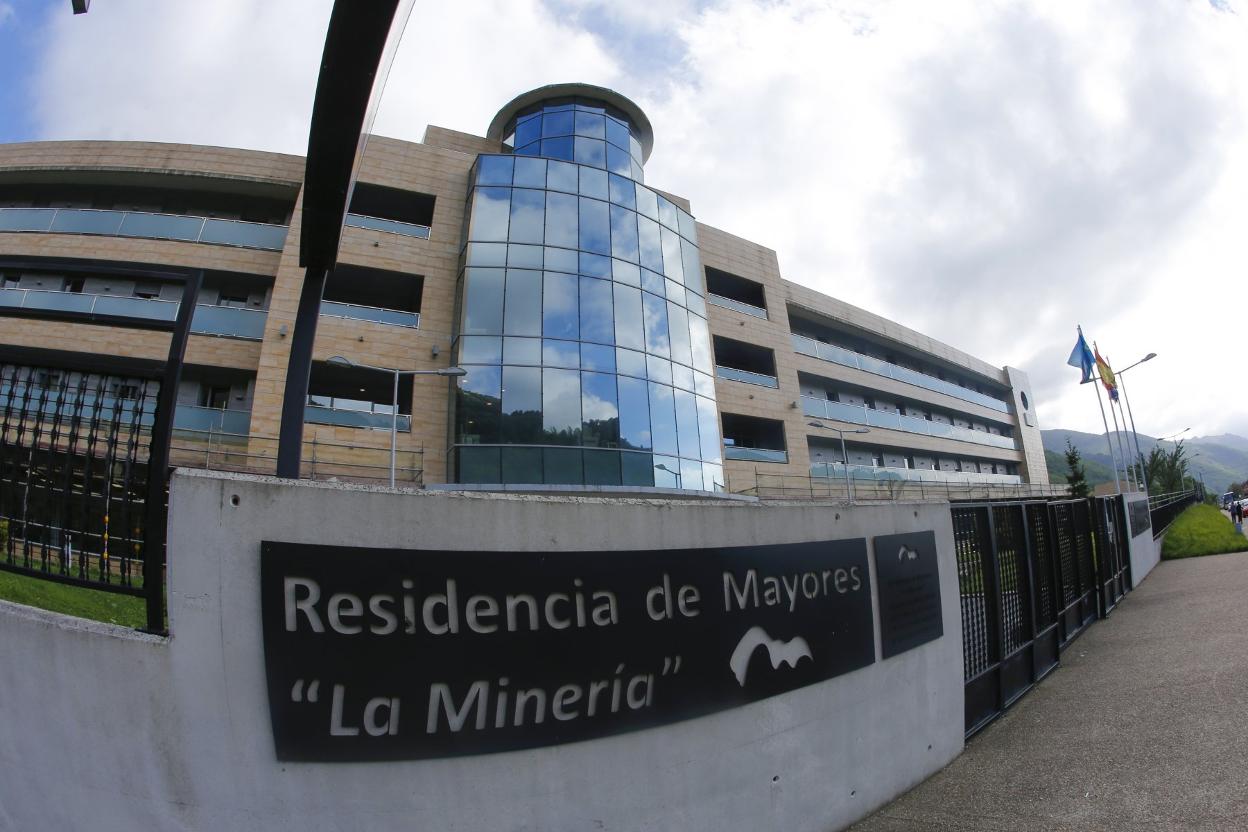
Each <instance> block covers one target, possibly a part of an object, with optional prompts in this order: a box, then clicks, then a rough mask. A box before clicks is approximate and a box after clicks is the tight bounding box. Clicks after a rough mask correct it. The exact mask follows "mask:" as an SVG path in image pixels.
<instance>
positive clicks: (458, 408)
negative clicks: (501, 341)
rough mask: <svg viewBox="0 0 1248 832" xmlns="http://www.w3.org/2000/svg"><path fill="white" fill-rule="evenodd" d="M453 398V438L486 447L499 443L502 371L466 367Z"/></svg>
mask: <svg viewBox="0 0 1248 832" xmlns="http://www.w3.org/2000/svg"><path fill="white" fill-rule="evenodd" d="M464 369H466V370H467V371H468V374H467V375H463V376H460V377H459V378H458V380H457V381H458V384H457V385H456V394H455V421H456V431H455V432H456V434H457V435H458V436H459V437H460V441H461V442H467V443H470V444H475V445H482V444H485V445H488V444H494V443H497V442H498V435H499V434H498V430H499V415H498V414H499V404H500V391H501V390H502V386H503V385H502V370H501V368H499V367H465V368H464Z"/></svg>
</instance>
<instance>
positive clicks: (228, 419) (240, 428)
mask: <svg viewBox="0 0 1248 832" xmlns="http://www.w3.org/2000/svg"><path fill="white" fill-rule="evenodd" d="M173 427H174V428H175V429H177V430H195V431H204V432H208V431H211V432H213V433H233V434H238V435H239V436H246V435H247V434H248V432H249V431H250V429H251V411H250V410H225V409H221V408H215V407H199V406H198V405H191V404H179V405H178V407H177V409H176V410H174V412H173Z"/></svg>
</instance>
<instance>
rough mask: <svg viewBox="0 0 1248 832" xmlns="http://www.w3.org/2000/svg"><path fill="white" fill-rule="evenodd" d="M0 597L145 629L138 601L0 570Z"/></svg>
mask: <svg viewBox="0 0 1248 832" xmlns="http://www.w3.org/2000/svg"><path fill="white" fill-rule="evenodd" d="M0 598H3V599H4V600H6V601H12V602H14V603H17V604H25V605H26V606H28V607H39V608H40V609H44V610H51V611H52V612H60V613H64V614H65V615H76V616H78V617H79V618H90V619H92V620H94V621H103V622H106V623H108V624H120V625H121V626H123V627H133V628H135V629H141V628H143V627H145V626H147V606H146V604H145V603H144V601H143V599H142V598H137V597H135V596H133V595H119V594H117V593H115V592H101V591H100V590H98V589H88V588H87V587H80V586H71V585H69V584H61V583H56V582H54V581H45V580H43V579H41V578H33V577H29V576H26V575H18V574H16V573H13V572H5V571H0Z"/></svg>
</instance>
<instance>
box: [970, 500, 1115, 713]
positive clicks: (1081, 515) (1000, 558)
mask: <svg viewBox="0 0 1248 832" xmlns="http://www.w3.org/2000/svg"><path fill="white" fill-rule="evenodd" d="M951 511H952V515H953V538H954V548H955V553H956V559H957V565H958V586H959V593H960V597H961V611H962V651H963V668H964V676H965V680H966V713H965V718H966V734H967V736H968V737H969V736H970V735H971V734H974V733H975V732H976V731H978V730H980V729H981V728H983V727H984V726H985V725H987V724H988V723H989V722H991V721H992V720H993V719H994V718H996V717H997V716H998V715H999V714H1000V713H1001V712H1003V711H1004V710H1005V709H1006V708H1008V707H1009V706H1010V705H1012V704H1013V703H1014V702H1015V701H1017V700H1018V699H1019V697H1021V696H1022V695H1023V694H1024V693H1026V692H1027V691H1028V690H1029V689H1030V688H1031V687H1032V686H1033V685H1034V684H1035V683H1036V682H1037V681H1039V680H1040V679H1041V678H1043V677H1044V676H1045V675H1047V674H1048V673H1049V672H1050V671H1052V670H1053V669H1054V668H1055V667H1057V665H1058V662H1059V657H1060V655H1061V651H1062V650H1064V649H1065V648H1066V646H1067V645H1069V644H1070V643H1071V641H1073V640H1074V639H1075V638H1076V637H1077V636H1078V635H1079V634H1080V633H1082V632H1083V631H1084V630H1085V629H1086V628H1087V627H1088V625H1089V624H1091V623H1092V622H1093V621H1094V620H1096V618H1097V617H1098V616H1102V617H1103V616H1104V615H1106V614H1108V613H1109V611H1110V610H1112V609H1113V607H1114V605H1115V604H1117V602H1118V600H1119V599H1121V598H1122V596H1123V594H1125V593H1126V592H1127V591H1128V590H1129V589H1130V587H1131V573H1130V554H1129V549H1128V538H1127V536H1126V535H1127V532H1126V520H1125V514H1124V512H1123V506H1122V498H1121V497H1107V498H1096V499H1094V500H1060V501H1050V502H1042V501H1015V502H995V503H978V504H959V505H955V506H953V507H952V509H951Z"/></svg>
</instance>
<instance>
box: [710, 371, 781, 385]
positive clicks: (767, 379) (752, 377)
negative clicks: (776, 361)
mask: <svg viewBox="0 0 1248 832" xmlns="http://www.w3.org/2000/svg"><path fill="white" fill-rule="evenodd" d="M715 375H717V376H719V377H720V378H726V379H728V380H729V381H739V382H742V383H743V384H757V385H758V386H759V387H779V386H780V382H778V381H777V380H776V377H775V376H769V375H764V374H763V373H751V372H750V371H749V370H738V369H737V368H735V367H722V366H716V367H715Z"/></svg>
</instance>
